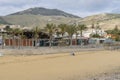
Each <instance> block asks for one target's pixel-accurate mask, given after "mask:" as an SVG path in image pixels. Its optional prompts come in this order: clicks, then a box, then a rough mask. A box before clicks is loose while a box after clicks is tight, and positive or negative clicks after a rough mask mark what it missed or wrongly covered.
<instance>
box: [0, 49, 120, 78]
mask: <svg viewBox="0 0 120 80" xmlns="http://www.w3.org/2000/svg"><path fill="white" fill-rule="evenodd" d="M119 67H120V52H119V51H91V52H79V53H76V56H70V55H69V54H68V53H65V54H51V55H38V56H4V57H0V80H83V79H85V78H89V77H92V76H96V75H99V74H101V73H107V72H110V71H112V70H114V69H117V68H119Z"/></svg>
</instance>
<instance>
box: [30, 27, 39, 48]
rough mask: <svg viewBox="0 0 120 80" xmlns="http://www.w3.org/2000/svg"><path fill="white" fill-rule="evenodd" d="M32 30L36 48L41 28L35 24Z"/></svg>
mask: <svg viewBox="0 0 120 80" xmlns="http://www.w3.org/2000/svg"><path fill="white" fill-rule="evenodd" d="M32 31H33V32H34V39H35V47H36V48H37V47H38V45H37V43H38V37H39V32H40V31H41V29H40V28H38V27H37V26H36V27H35V28H33V30H32Z"/></svg>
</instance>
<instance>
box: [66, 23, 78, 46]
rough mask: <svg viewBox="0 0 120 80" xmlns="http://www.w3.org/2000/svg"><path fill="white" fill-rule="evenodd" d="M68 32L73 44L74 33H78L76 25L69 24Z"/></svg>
mask: <svg viewBox="0 0 120 80" xmlns="http://www.w3.org/2000/svg"><path fill="white" fill-rule="evenodd" d="M66 32H67V33H68V35H69V38H70V46H72V36H73V34H75V33H76V28H75V25H67V27H66Z"/></svg>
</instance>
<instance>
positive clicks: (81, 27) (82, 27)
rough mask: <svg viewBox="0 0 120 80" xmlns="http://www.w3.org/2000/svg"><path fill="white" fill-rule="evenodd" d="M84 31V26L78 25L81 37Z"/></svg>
mask: <svg viewBox="0 0 120 80" xmlns="http://www.w3.org/2000/svg"><path fill="white" fill-rule="evenodd" d="M86 29H87V27H86V25H84V24H79V25H78V30H79V31H80V35H81V37H82V35H83V31H84V30H86Z"/></svg>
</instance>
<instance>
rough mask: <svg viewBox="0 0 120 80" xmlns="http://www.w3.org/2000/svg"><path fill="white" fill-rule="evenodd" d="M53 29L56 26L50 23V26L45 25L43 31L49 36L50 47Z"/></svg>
mask: <svg viewBox="0 0 120 80" xmlns="http://www.w3.org/2000/svg"><path fill="white" fill-rule="evenodd" d="M55 28H56V25H55V24H53V23H51V24H46V27H45V31H47V33H48V35H49V37H50V38H49V46H50V47H51V46H52V37H53V34H54V33H55Z"/></svg>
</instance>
